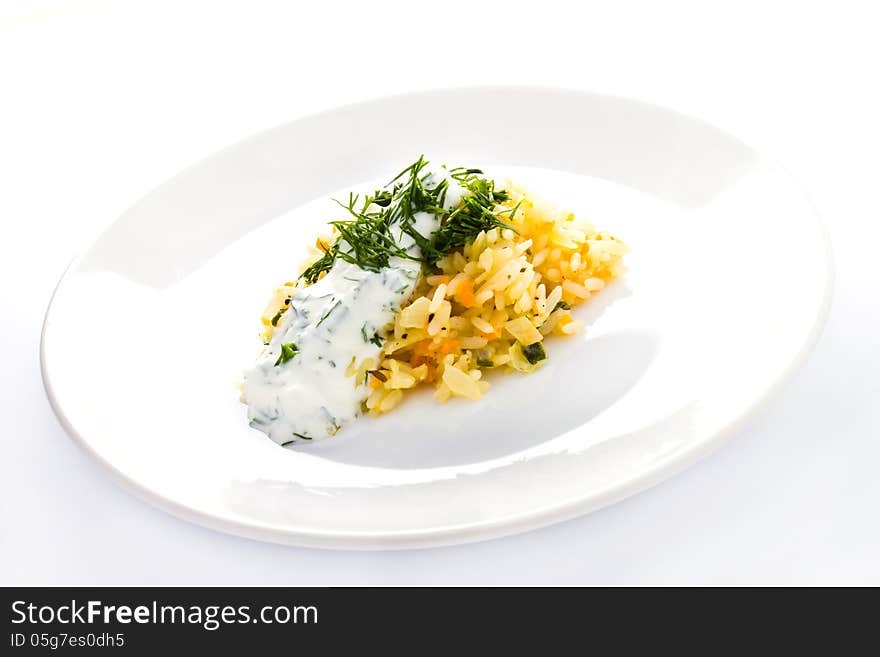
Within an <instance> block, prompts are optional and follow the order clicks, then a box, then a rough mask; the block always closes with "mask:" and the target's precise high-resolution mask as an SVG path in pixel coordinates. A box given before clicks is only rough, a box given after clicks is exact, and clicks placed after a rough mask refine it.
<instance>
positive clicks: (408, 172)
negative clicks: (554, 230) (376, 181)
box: [300, 156, 518, 284]
mask: <svg viewBox="0 0 880 657" xmlns="http://www.w3.org/2000/svg"><path fill="white" fill-rule="evenodd" d="M427 165H428V162H427V161H426V160H425V158H424V156H420V157H419V159H418V160H416V161H415V162H414V163H413V164H411V165H410V166H408V167H406V168H405V169H404V170H403V171H401V172H400V173H399V174H397V175H396V176H395V177H394V178H393V179H392V180H391V182H389V183H388V185H386V189H383V190H377V191H376V192H374V193H373V194H372V195H367V196H365V197H364V198H363V199H361V198H360V197H359V196H358V195H357V194H350V195H349V197H348V202H347V203H342V202H340V201H337V203H339V205H340V206H342V208H344V209H345V210H346V212H347V213H348V214H349V215H350V216H351V218H350V219H345V220H340V221H333V222H330V223H331V224H332V225H333V226H335V227H336V230H337V231H338V232H339V238H338V239H337V240H336V242H335V243H334V244H332V245H331V246H329V247H327V248H326V250H325V251H324V255H322V256H321V257H320V258H319V259H318V260H316V261H315V262H314V263H312V265H311V266H309V267H308V268H307V269H306V270H305V271H304V272H303V273H302V274H301V275H300V278H303V279H305V281H306V283H309V284H311V283H314V282H316V281H317V280H318V279H319V278H320V277H321V274H323V273H324V272H326V271H329V270H330V269H331V268H332V267H333V264H334V263H335V262H336V260H337V259H341V260H344V261H346V262H349V263H352V264H354V265H357V266H358V267H360V268H361V269H366V270H369V271H379V270H380V269H382V268H384V267H387V266H388V262H389V259H390V258H392V257H398V258H407V259H410V260H418V261H421V262H423V263H425V264H427V265H433V264H434V263H436V262H437V260H439V259H440V258H442V257H443V256H445V255H446V254H447V253H449V252H450V251H452V250H454V249H457V248H461V247H463V246H464V245H465V244H467V243H469V242H471V241H473V239H474V238H475V237H476V236H477V234H478V233H480V232H481V231H485V230H491V229H492V228H510V226H508V225H507V224H506V223H505V222H504V221H503V219H504V218H505V216H506V218H510V217H513V216H514V214H515V213H516V210H517V207H518V206H517V207H514V208H508V209H504V210H500V211H497V212H496V211H495V207H496V205H497V204H498V203H501V202H504V201H506V200H508V198H509V196H508V194H507V192H505V191H503V190H496V189H495V183H494V182H493V181H492V180H490V179H488V178H482V177H480V176H481V175H482V171H480V170H479V169H464V168H455V169H450V171H449V175H450V177H451V178H452V179H454V180H455V182H456V183H458V184H459V185H460V186H461V187H463V188H464V189H465V194H464V196H463V197H462V200H461V202H460V203H459V204H458V206H456V207H455V208H452V209H450V210H447V209H445V208H444V207H443V205H444V203H445V201H446V193H447V191H448V189H449V181H448V180H441V181H439V182H437V183H433V182H432V181H431V174H430V173H424V169H425V167H426V166H427ZM432 185H433V186H432ZM419 212H428V213H431V214H433V215H434V217H435V218H437V219H438V220H439V222H440V228H439V229H438V230H437V231H436V232H435V233H434V234H433V235H431V236H425V235H422V234H421V233H419V232H418V230H416V228H415V215H416V214H417V213H419ZM392 228H395V229H396V233H395V234H399V233H401V232H402V233H406V234H407V235H409V236H410V237H411V238H412V239H413V241H414V242H415V244H416V246H418V247H419V249H420V250H421V253H422V255H421V257H420V258H416V257H415V256H414V255H412V254H411V253H409V252H408V251H407V250H406V249H402V248H401V247H400V246H399V245H398V243H397V240H396V239H395V237H394V234H392Z"/></svg>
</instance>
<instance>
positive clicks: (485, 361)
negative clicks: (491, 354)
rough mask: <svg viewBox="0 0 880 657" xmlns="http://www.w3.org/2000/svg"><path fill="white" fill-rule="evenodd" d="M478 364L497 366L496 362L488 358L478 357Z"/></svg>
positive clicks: (481, 365)
mask: <svg viewBox="0 0 880 657" xmlns="http://www.w3.org/2000/svg"><path fill="white" fill-rule="evenodd" d="M477 365H479V366H480V367H495V363H493V362H492V361H491V360H489V359H488V358H477Z"/></svg>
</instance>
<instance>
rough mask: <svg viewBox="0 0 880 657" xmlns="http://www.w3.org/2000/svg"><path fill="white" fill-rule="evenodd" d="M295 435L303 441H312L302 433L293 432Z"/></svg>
mask: <svg viewBox="0 0 880 657" xmlns="http://www.w3.org/2000/svg"><path fill="white" fill-rule="evenodd" d="M293 435H294V436H296V437H297V438H302V439H303V440H311V438H309V437H308V436H305V435H303V434H301V433H297V432H296V431H294V432H293ZM290 442H293V441H292V440H291V441H290ZM285 444H286V443H285Z"/></svg>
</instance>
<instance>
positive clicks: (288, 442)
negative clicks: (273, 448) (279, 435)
mask: <svg viewBox="0 0 880 657" xmlns="http://www.w3.org/2000/svg"><path fill="white" fill-rule="evenodd" d="M293 435H294V436H296V435H297V434H293ZM294 442H296V441H295V440H285V441H284V442H283V443H281V446H282V447H287V446H288V445H291V444H293V443H294Z"/></svg>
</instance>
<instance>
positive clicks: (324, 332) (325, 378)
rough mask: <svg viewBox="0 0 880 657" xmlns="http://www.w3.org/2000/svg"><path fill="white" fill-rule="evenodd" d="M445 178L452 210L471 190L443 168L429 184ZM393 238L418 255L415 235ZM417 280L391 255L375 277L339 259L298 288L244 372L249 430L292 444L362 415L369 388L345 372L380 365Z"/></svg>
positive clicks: (407, 263) (408, 264)
mask: <svg viewBox="0 0 880 657" xmlns="http://www.w3.org/2000/svg"><path fill="white" fill-rule="evenodd" d="M444 178H445V179H447V180H448V181H449V188H448V190H447V193H446V198H445V201H444V207H445V208H446V209H449V208H452V207H455V206H456V205H458V203H459V202H460V200H461V196H462V194H463V193H464V192H465V191H466V190H464V189H463V188H462V187H460V186H459V185H457V184H456V182H455V180H453V179H452V178H450V177H449V176H448V174H447V172H446V171H445V170H442V171H440V172H435V173H433V174H432V179H433V180H430V181H429V184H431V185H434V184H437V183H438V182H439V181H440V180H442V179H444ZM414 219H415V221H414V228H415V229H416V231H417V232H418V233H420V234H421V235H423V236H425V237H430V235H431V234H432V233H433V232H434V231H435V230H437V228H439V223H438V221H437V219H436V218H435V217H434V215H433V214H429V213H427V212H419V213H416V214H415V215H414ZM392 236H393V237H394V239H395V240H396V241H397V243H398V245H399V246H400V247H401V248H403V249H406V250H407V252H408V253H410V254H412V255H413V256H415V257H416V258H418V257H420V256H421V253H420V250H419V248H418V247H417V246H416V245H415V241H414V240H413V238H412V237H411V236H409V235H407V234H406V233H403V232H401V231H400V230H399V227H395V228H393V229H392ZM343 248H344V245H343ZM420 275H421V263H420V262H419V261H418V260H409V259H407V258H401V257H394V258H390V260H389V266H388V267H385V268H383V269H381V270H380V271H378V272H373V271H367V270H365V269H361V268H360V267H358V266H357V265H354V264H351V263H348V262H345V261H344V260H342V259H337V260H336V262H335V263H334V265H333V267H332V268H331V269H330V270H329V271H328V272H327V274H325V276H324V277H323V278H322V279H321V280H319V281H317V282H316V283H314V284H313V285H310V286H308V287H303V288H297V289H296V290H295V291H294V293H293V294H292V296H291V298H290V305H289V307H288V310H287V311H286V312H285V313H284V314H283V315H282V316H281V319H280V320H279V324H278V327H277V328H276V330H275V332H274V334H273V336H272V340H271V341H270V342H269V344H268V345H267V346H266V348H265V350H264V351H263V353H262V354H261V355H260V357H259V358H258V360H257V363H256V366H255V367H254V368H252V369H251V370H249V371H247V372H246V373H245V380H244V385H243V387H242V393H243V399H244V400H245V403H246V404H247V405H248V419H249V420H250V424H251V426H252V427H254V428H256V429H259V430H260V431H263V432H264V433H266V434H267V435H268V436H269V437H270V438H271V439H272V440H274V441H275V442H276V443H278V444H280V445H289V444H293V443H298V442H300V441H303V440H306V441H316V440H321V439H323V438H327V437H329V436H332V435H334V434H335V433H336V432H337V431H338V430H339V428H340V427H342V426H344V425H345V424H348V423H349V422H351V421H352V420H354V419H355V418H357V417H358V416H359V415H360V413H361V405H362V404H363V402H364V401H365V400H366V398H367V397H368V396H369V394H370V387H369V386H368V385H366V382H365V381H364V380H363V379H361V380H360V381H357V380H356V377H354V376H348V375H346V370H348V368H349V366H350V365H351V364H352V362H355V363H362V362H363V361H364V360H365V359H367V358H372V359H374V361H376V362H377V363H378V360H379V354H380V351H381V347H380V346H379V345H378V344H376V343H381V342H382V341H384V338H385V336H386V332H387V330H388V328H390V326H391V325H393V321H394V317H395V315H396V314H397V312H398V311H399V310H400V308H401V306H402V305H403V304H404V303H406V302H407V301H408V300H409V298H410V297H411V296H412V293H413V290H414V289H415V287H416V284H417V283H418V280H419V276H420ZM375 336H378V337H379V339H376V337H375ZM287 343H293V344H295V345H296V348H297V349H298V352H297V354H296V355H295V356H294V357H293V358H291V359H290V360H288V361H287V362H285V363H281V364H279V365H276V362H277V361H278V358H279V355H280V354H281V345H283V344H287Z"/></svg>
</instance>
